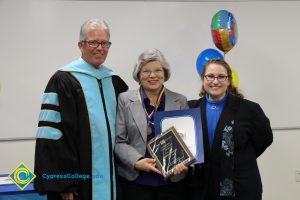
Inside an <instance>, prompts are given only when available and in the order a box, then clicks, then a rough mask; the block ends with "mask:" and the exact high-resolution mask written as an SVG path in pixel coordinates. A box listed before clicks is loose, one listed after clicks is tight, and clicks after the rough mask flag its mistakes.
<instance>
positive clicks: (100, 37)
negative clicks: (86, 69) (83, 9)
mask: <svg viewBox="0 0 300 200" xmlns="http://www.w3.org/2000/svg"><path fill="white" fill-rule="evenodd" d="M85 41H98V42H102V41H107V42H108V41H109V36H108V34H107V33H106V32H105V30H104V29H103V28H96V29H88V30H87V31H86V33H85ZM78 47H79V48H80V51H81V57H82V59H83V60H85V61H86V62H87V63H89V64H91V65H93V66H94V67H96V68H97V67H99V65H101V64H103V63H104V61H105V59H106V56H107V54H108V50H109V47H105V48H103V47H102V46H101V44H99V46H98V47H96V48H95V47H90V46H89V45H88V43H87V42H83V41H79V42H78Z"/></svg>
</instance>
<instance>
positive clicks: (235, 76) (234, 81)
mask: <svg viewBox="0 0 300 200" xmlns="http://www.w3.org/2000/svg"><path fill="white" fill-rule="evenodd" d="M230 69H231V72H232V85H233V86H234V87H236V88H238V87H239V76H238V74H237V73H236V71H235V70H234V69H233V67H231V66H230Z"/></svg>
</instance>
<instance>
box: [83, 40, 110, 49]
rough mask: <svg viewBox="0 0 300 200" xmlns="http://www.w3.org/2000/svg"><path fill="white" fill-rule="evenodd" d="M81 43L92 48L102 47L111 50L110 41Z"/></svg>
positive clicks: (85, 41) (86, 41)
mask: <svg viewBox="0 0 300 200" xmlns="http://www.w3.org/2000/svg"><path fill="white" fill-rule="evenodd" d="M81 42H84V43H86V44H87V45H88V46H89V47H91V48H98V47H99V45H101V47H102V48H109V47H110V45H111V42H108V41H101V42H98V41H97V40H82V41H81Z"/></svg>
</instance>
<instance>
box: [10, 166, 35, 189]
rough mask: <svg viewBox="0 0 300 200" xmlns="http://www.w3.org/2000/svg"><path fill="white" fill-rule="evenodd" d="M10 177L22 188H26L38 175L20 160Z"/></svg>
mask: <svg viewBox="0 0 300 200" xmlns="http://www.w3.org/2000/svg"><path fill="white" fill-rule="evenodd" d="M8 177H9V178H10V180H11V181H12V182H14V183H15V184H16V185H17V186H18V187H19V188H20V190H24V189H25V188H26V187H27V186H28V185H29V183H31V182H32V181H33V179H34V178H35V177H36V176H35V174H34V173H33V172H32V171H31V170H30V169H29V168H28V167H27V166H26V165H25V164H24V163H23V162H20V164H19V165H18V166H17V167H16V168H15V169H14V171H12V173H10V174H9V175H8Z"/></svg>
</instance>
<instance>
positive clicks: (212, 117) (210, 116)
mask: <svg viewBox="0 0 300 200" xmlns="http://www.w3.org/2000/svg"><path fill="white" fill-rule="evenodd" d="M227 96H228V95H227V94H226V95H225V96H224V97H223V98H222V99H221V100H218V101H213V100H211V99H209V97H208V94H206V95H205V98H206V119H207V130H208V140H209V146H210V148H212V145H213V141H214V137H215V130H216V126H217V124H218V121H219V118H220V116H221V113H222V111H223V108H224V105H225V101H226V99H227Z"/></svg>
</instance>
